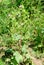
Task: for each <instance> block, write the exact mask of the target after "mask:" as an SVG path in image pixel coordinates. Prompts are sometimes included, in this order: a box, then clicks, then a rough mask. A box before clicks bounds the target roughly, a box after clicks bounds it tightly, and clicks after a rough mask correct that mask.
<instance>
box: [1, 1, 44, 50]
mask: <svg viewBox="0 0 44 65" xmlns="http://www.w3.org/2000/svg"><path fill="white" fill-rule="evenodd" d="M19 40H22V44H27V45H29V44H35V45H36V46H37V48H38V47H42V48H44V0H0V46H2V45H8V46H9V45H11V44H13V45H14V44H18V43H19ZM20 43H21V42H20ZM40 45H41V46H40ZM36 46H35V47H36ZM42 50H43V49H42Z"/></svg>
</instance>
